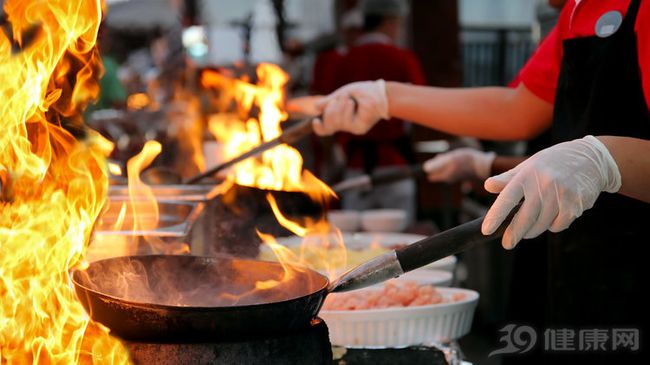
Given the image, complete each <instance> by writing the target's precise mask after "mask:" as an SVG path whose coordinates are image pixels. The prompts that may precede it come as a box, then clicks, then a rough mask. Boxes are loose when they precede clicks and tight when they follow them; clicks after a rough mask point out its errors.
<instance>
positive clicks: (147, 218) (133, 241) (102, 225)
mask: <svg viewBox="0 0 650 365" xmlns="http://www.w3.org/2000/svg"><path fill="white" fill-rule="evenodd" d="M108 204H109V206H108V208H107V210H106V211H105V212H104V213H103V214H102V216H101V217H100V219H99V220H98V221H97V224H96V226H95V230H94V232H93V238H92V240H91V243H90V245H89V247H88V251H87V258H88V260H89V261H96V260H99V259H103V258H109V257H117V256H126V255H136V254H150V253H152V249H151V247H152V246H151V244H152V243H153V244H160V245H161V247H158V250H160V249H163V250H168V251H170V252H171V251H175V249H176V248H180V247H181V245H182V244H185V243H187V242H188V241H189V238H190V235H191V232H192V230H193V229H194V223H195V222H196V220H197V218H198V217H199V216H200V214H201V212H202V210H203V204H202V203H190V202H158V219H157V222H156V217H155V215H154V214H153V213H152V212H148V211H147V207H148V204H147V203H144V202H138V201H135V202H130V201H109V202H108ZM134 208H135V211H136V212H137V214H138V221H139V222H140V223H139V224H140V225H141V226H143V227H154V228H150V229H138V230H133V227H134V225H133V224H134V215H133V211H134Z"/></svg>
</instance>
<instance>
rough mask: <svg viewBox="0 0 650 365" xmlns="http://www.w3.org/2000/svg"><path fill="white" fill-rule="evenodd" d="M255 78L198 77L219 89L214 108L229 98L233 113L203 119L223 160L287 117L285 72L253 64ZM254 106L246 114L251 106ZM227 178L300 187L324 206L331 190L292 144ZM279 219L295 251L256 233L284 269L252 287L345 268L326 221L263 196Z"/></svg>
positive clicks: (269, 135)
mask: <svg viewBox="0 0 650 365" xmlns="http://www.w3.org/2000/svg"><path fill="white" fill-rule="evenodd" d="M257 79H258V81H257V83H256V84H251V83H249V82H248V80H245V79H233V78H231V77H228V76H225V75H223V74H221V73H219V72H216V71H206V72H204V74H203V75H202V78H201V82H202V85H203V86H204V87H211V88H214V89H217V90H218V91H219V93H220V99H219V101H220V105H219V107H220V108H221V109H222V110H224V111H229V108H230V107H231V104H232V103H233V102H234V104H235V106H236V109H235V112H234V113H233V112H230V113H220V114H215V115H213V116H211V117H210V119H209V121H208V129H209V130H210V132H211V133H212V134H213V135H214V136H215V138H216V139H217V140H218V141H219V142H221V144H222V145H223V151H222V155H223V156H224V158H225V159H226V160H228V159H231V158H234V157H236V156H239V155H241V154H242V153H244V152H247V151H249V150H251V149H252V148H254V147H256V146H258V145H259V144H261V143H263V142H266V141H270V140H272V139H275V138H277V137H279V136H280V135H281V133H282V128H281V123H282V122H283V121H285V120H286V119H287V113H286V112H285V111H284V109H283V105H284V100H285V95H284V87H285V85H286V83H287V81H288V76H287V74H286V73H285V72H284V71H282V69H280V68H279V67H278V66H275V65H271V64H261V65H260V66H259V67H258V68H257ZM254 108H256V109H255V110H257V111H258V114H257V116H253V117H251V111H253V110H254ZM227 179H228V180H229V181H231V182H232V183H235V184H238V185H243V186H251V187H256V188H260V189H265V190H276V191H277V190H283V191H293V192H302V193H304V194H306V195H308V196H309V197H310V198H311V199H312V200H313V201H315V202H319V203H320V204H321V205H323V206H325V205H326V204H327V203H328V201H329V199H330V198H332V197H334V196H335V194H334V192H333V191H332V190H331V189H330V187H329V186H327V185H326V184H325V183H323V182H322V181H320V180H319V179H318V178H316V177H315V176H314V175H313V174H311V173H310V172H309V171H307V170H303V159H302V156H301V155H300V152H298V151H297V150H296V149H294V148H293V147H291V146H287V145H280V146H277V147H275V148H273V149H271V150H269V151H267V152H265V153H264V154H263V155H262V156H261V158H258V159H248V160H246V161H243V162H240V163H239V164H237V165H236V166H234V167H233V168H232V170H231V171H230V172H229V174H228V176H227ZM267 201H268V202H269V204H270V205H271V208H272V210H273V213H274V215H275V217H276V219H277V220H278V222H279V223H280V224H281V225H282V226H283V227H285V228H287V229H288V230H289V231H291V232H293V233H294V234H296V235H298V236H300V237H303V238H304V241H303V244H302V245H301V247H300V250H299V252H294V251H292V250H291V249H289V248H287V247H284V246H282V245H280V244H278V243H277V241H276V240H275V238H274V237H272V236H270V235H266V234H263V233H258V234H259V236H260V238H261V239H262V241H263V243H264V244H266V245H267V246H268V247H269V248H270V250H271V251H272V253H273V255H274V256H275V259H276V260H277V261H279V262H280V263H281V264H282V265H283V268H284V271H285V275H284V277H283V278H282V280H280V281H278V280H269V281H263V282H259V283H258V284H257V289H259V290H262V289H270V288H273V287H274V286H276V285H279V284H280V283H281V282H286V281H287V280H290V279H291V278H293V277H294V276H295V273H296V271H299V270H300V269H299V268H300V267H309V268H312V269H319V270H321V271H326V272H327V273H328V275H330V276H333V275H336V269H337V268H341V267H345V263H346V261H347V250H346V248H345V244H344V242H343V237H342V235H341V234H340V232H339V231H338V230H337V229H335V228H333V227H330V225H329V224H328V223H327V221H326V220H325V219H324V218H322V219H320V220H315V221H314V220H310V219H306V220H304V222H298V221H294V220H292V219H289V218H287V217H286V216H285V215H284V214H283V213H282V212H281V210H280V208H279V206H278V204H277V202H276V201H275V199H274V197H273V195H271V194H268V195H267Z"/></svg>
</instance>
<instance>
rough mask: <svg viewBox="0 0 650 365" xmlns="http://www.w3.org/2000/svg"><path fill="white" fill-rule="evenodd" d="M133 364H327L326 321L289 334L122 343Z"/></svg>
mask: <svg viewBox="0 0 650 365" xmlns="http://www.w3.org/2000/svg"><path fill="white" fill-rule="evenodd" d="M126 346H127V348H128V349H129V352H130V353H131V358H132V360H133V362H134V363H135V364H136V365H149V364H153V365H202V364H265V365H271V364H273V365H275V364H331V363H332V347H331V344H330V342H329V333H328V330H327V325H326V324H325V322H323V321H321V320H316V321H314V324H313V325H312V327H311V328H309V329H308V330H306V331H302V332H296V333H293V334H288V335H282V336H276V337H273V338H265V339H254V340H250V341H223V342H215V343H207V342H206V343H187V344H185V343H165V344H160V343H158V344H156V343H141V342H127V343H126Z"/></svg>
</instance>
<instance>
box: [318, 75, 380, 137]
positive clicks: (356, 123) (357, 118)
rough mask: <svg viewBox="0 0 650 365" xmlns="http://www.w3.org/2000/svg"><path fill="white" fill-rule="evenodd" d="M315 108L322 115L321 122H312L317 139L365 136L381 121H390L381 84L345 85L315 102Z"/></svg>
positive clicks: (378, 82)
mask: <svg viewBox="0 0 650 365" xmlns="http://www.w3.org/2000/svg"><path fill="white" fill-rule="evenodd" d="M355 102H356V105H355ZM317 107H318V108H319V109H320V110H321V111H322V112H323V118H322V119H317V120H315V121H314V131H315V132H316V134H318V135H320V136H329V135H332V134H334V133H336V132H350V133H353V134H365V133H366V132H368V131H369V130H370V128H372V127H373V126H374V125H375V124H376V123H377V122H378V121H380V120H381V119H389V118H390V116H389V114H388V98H387V96H386V83H385V82H384V80H377V81H362V82H355V83H352V84H349V85H345V86H343V87H341V88H340V89H338V90H336V91H335V92H333V93H332V94H330V95H328V96H326V97H325V98H324V99H322V100H321V101H319V102H318V103H317ZM355 109H356V110H355Z"/></svg>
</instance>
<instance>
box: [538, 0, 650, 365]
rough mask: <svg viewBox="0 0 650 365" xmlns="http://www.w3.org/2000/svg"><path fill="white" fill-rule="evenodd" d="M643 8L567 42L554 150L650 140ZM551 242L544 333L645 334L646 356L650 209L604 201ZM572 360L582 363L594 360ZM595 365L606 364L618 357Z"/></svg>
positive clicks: (635, 3)
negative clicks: (639, 34) (618, 139)
mask: <svg viewBox="0 0 650 365" xmlns="http://www.w3.org/2000/svg"><path fill="white" fill-rule="evenodd" d="M640 3H641V0H632V1H631V3H630V7H629V9H628V12H627V14H626V16H625V18H624V20H623V23H622V24H621V26H620V28H619V29H618V31H617V32H616V33H614V34H613V35H611V36H609V37H607V38H600V37H598V36H592V37H585V38H576V39H568V40H565V41H564V58H563V63H562V69H561V71H560V77H559V81H558V87H557V96H556V100H555V109H554V110H555V113H554V118H553V129H552V133H553V140H554V141H553V142H554V143H559V142H564V141H569V140H573V139H576V138H581V137H584V136H586V135H589V134H591V135H595V136H598V135H610V136H627V137H635V138H641V139H650V115H649V113H648V105H646V102H645V97H644V93H643V88H642V83H641V75H640V67H639V64H638V54H637V39H636V34H635V31H634V26H635V23H636V18H637V13H638V11H639V6H640ZM649 188H650V187H649ZM549 240H550V242H549V284H548V285H549V287H548V289H549V290H548V293H547V295H548V297H547V303H548V307H547V321H548V323H547V325H548V326H551V327H563V328H564V327H572V328H576V329H578V328H603V329H611V328H615V327H633V328H638V329H640V330H641V341H642V343H641V348H642V349H643V348H645V346H646V344H650V341H647V340H646V337H648V336H650V331H647V330H648V329H649V327H648V326H647V323H648V313H649V312H650V301H648V300H647V299H643V297H645V298H647V297H648V294H649V293H648V291H649V289H650V204H646V203H643V202H641V201H638V200H634V199H631V198H627V197H624V196H622V195H619V194H608V193H603V194H601V196H600V197H599V198H598V200H597V201H596V204H595V205H594V207H593V208H592V209H589V210H587V211H585V213H584V214H583V216H582V217H580V218H578V219H577V220H575V221H574V222H573V224H572V225H571V227H570V228H569V229H567V230H566V231H563V232H560V233H558V234H550V235H549ZM577 336H578V334H577V332H576V339H575V340H576V344H578V337H577ZM648 352H650V351H649V350H648V349H646V350H645V353H648ZM641 354H642V353H637V354H636V355H637V356H639V355H641ZM619 355H621V354H617V355H616V356H619ZM567 356H569V357H573V356H576V358H574V359H573V360H572V361H579V360H578V359H580V358H581V357H582V356H590V355H588V354H581V355H580V354H574V355H567ZM565 358H566V357H565ZM592 359H595V360H590V362H591V363H594V362H598V363H601V362H602V363H609V362H611V361H614V360H613V359H614V355H613V354H611V353H605V354H600V355H598V356H594V357H593V358H592ZM554 362H557V361H554ZM613 363H618V362H616V361H615V362H613Z"/></svg>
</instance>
